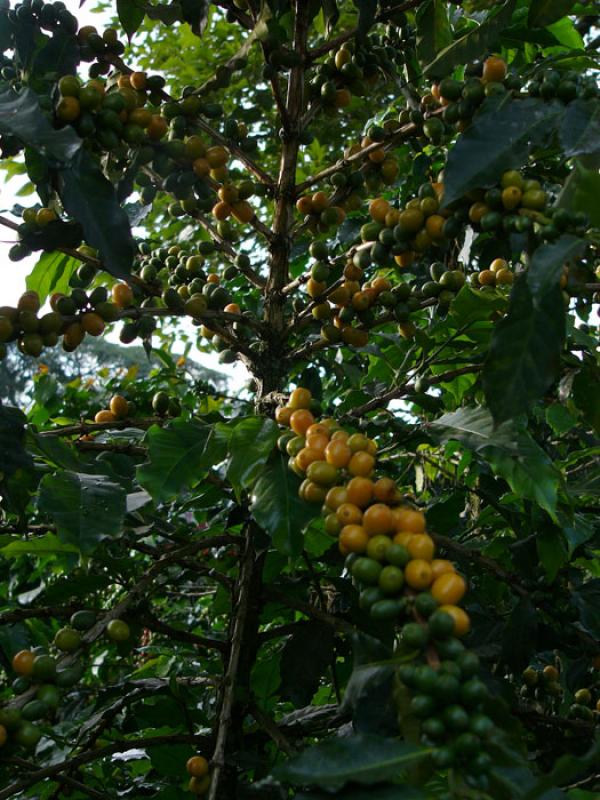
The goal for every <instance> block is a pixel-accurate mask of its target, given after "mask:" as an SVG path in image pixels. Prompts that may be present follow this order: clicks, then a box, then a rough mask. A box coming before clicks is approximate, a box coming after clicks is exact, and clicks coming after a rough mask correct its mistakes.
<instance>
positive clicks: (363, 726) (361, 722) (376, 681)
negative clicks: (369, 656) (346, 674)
mask: <svg viewBox="0 0 600 800" xmlns="http://www.w3.org/2000/svg"><path fill="white" fill-rule="evenodd" d="M396 669H397V664H394V663H393V662H392V661H387V662H382V663H372V664H360V665H356V664H355V665H354V669H353V670H352V675H351V676H350V680H349V681H348V685H347V686H346V691H345V692H344V701H343V704H342V709H343V710H345V709H348V710H349V711H351V713H352V722H353V725H354V729H355V730H356V731H357V732H360V733H378V734H380V735H381V734H388V735H390V736H393V735H394V733H396V731H397V729H398V709H397V708H396V707H395V705H390V704H389V703H388V701H387V698H389V697H390V696H391V694H392V691H393V679H394V675H395V673H396Z"/></svg>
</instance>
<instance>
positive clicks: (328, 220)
mask: <svg viewBox="0 0 600 800" xmlns="http://www.w3.org/2000/svg"><path fill="white" fill-rule="evenodd" d="M296 209H297V210H298V211H299V212H300V214H302V215H303V216H304V223H305V225H306V226H307V228H308V230H310V231H311V232H312V233H323V232H324V231H327V230H329V228H331V227H338V226H339V225H341V224H342V222H343V221H344V220H345V218H346V212H345V211H344V209H343V208H342V206H340V205H334V204H333V203H332V199H331V198H330V197H328V196H327V193H326V192H323V191H318V192H314V194H312V195H308V194H307V195H303V196H302V197H299V198H298V200H297V201H296Z"/></svg>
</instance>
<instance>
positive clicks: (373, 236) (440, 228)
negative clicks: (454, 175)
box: [355, 183, 458, 268]
mask: <svg viewBox="0 0 600 800" xmlns="http://www.w3.org/2000/svg"><path fill="white" fill-rule="evenodd" d="M443 188H444V187H443V185H442V184H441V183H425V184H423V185H422V186H421V187H420V188H419V192H418V196H417V197H415V198H414V199H413V200H409V202H408V203H407V204H406V206H405V208H404V209H398V208H394V206H393V205H392V204H391V203H390V202H389V201H388V200H386V199H385V198H384V197H376V198H374V199H373V200H371V202H370V203H369V216H370V217H371V220H372V222H367V223H366V224H365V225H363V226H362V228H361V231H360V236H361V240H362V242H363V243H364V244H367V243H371V244H370V247H369V248H363V249H361V250H360V251H358V252H357V255H356V256H355V261H357V262H358V264H359V265H360V266H361V267H363V268H364V267H366V266H368V264H369V263H371V262H374V263H375V264H378V265H379V266H388V267H391V266H394V265H395V266H396V267H400V268H405V267H408V266H410V265H411V264H412V262H413V260H414V258H415V254H416V253H422V252H424V251H425V250H428V249H429V248H430V247H432V246H434V245H436V246H441V245H442V244H443V242H444V241H445V240H447V239H449V238H454V236H456V233H458V231H457V232H456V233H455V232H454V230H450V225H449V222H450V220H451V219H452V217H451V212H449V211H447V210H440V203H441V198H442V194H443ZM454 227H455V226H454Z"/></svg>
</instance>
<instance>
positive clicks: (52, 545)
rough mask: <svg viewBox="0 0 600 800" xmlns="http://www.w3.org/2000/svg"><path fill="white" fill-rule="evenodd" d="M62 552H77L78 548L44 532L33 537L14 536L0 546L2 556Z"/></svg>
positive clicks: (41, 554)
mask: <svg viewBox="0 0 600 800" xmlns="http://www.w3.org/2000/svg"><path fill="white" fill-rule="evenodd" d="M62 553H79V548H78V547H77V546H76V545H74V544H68V543H66V542H61V540H60V539H59V538H58V536H56V534H54V533H45V534H44V535H43V536H39V537H36V538H34V539H19V538H15V539H14V540H13V541H12V542H9V543H8V544H5V545H4V546H3V547H1V548H0V555H2V556H4V558H17V557H18V556H24V555H31V556H53V555H59V554H62Z"/></svg>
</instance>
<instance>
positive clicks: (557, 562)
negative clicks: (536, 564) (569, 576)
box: [535, 527, 569, 583]
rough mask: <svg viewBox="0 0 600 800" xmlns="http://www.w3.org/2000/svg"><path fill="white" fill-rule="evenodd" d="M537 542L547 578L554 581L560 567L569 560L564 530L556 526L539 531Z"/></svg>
mask: <svg viewBox="0 0 600 800" xmlns="http://www.w3.org/2000/svg"><path fill="white" fill-rule="evenodd" d="M535 543H536V546H537V553H538V556H539V559H540V563H541V565H542V567H543V568H544V572H545V573H546V579H547V580H548V582H549V583H552V581H554V579H555V578H556V576H557V574H558V571H559V570H560V568H561V567H563V566H564V565H565V564H566V563H567V561H568V560H569V554H568V553H567V548H566V546H565V540H564V537H563V535H562V532H561V531H560V530H559V529H558V528H556V527H548V528H545V529H544V530H542V531H540V532H539V533H538V535H537V537H536V540H535Z"/></svg>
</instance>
